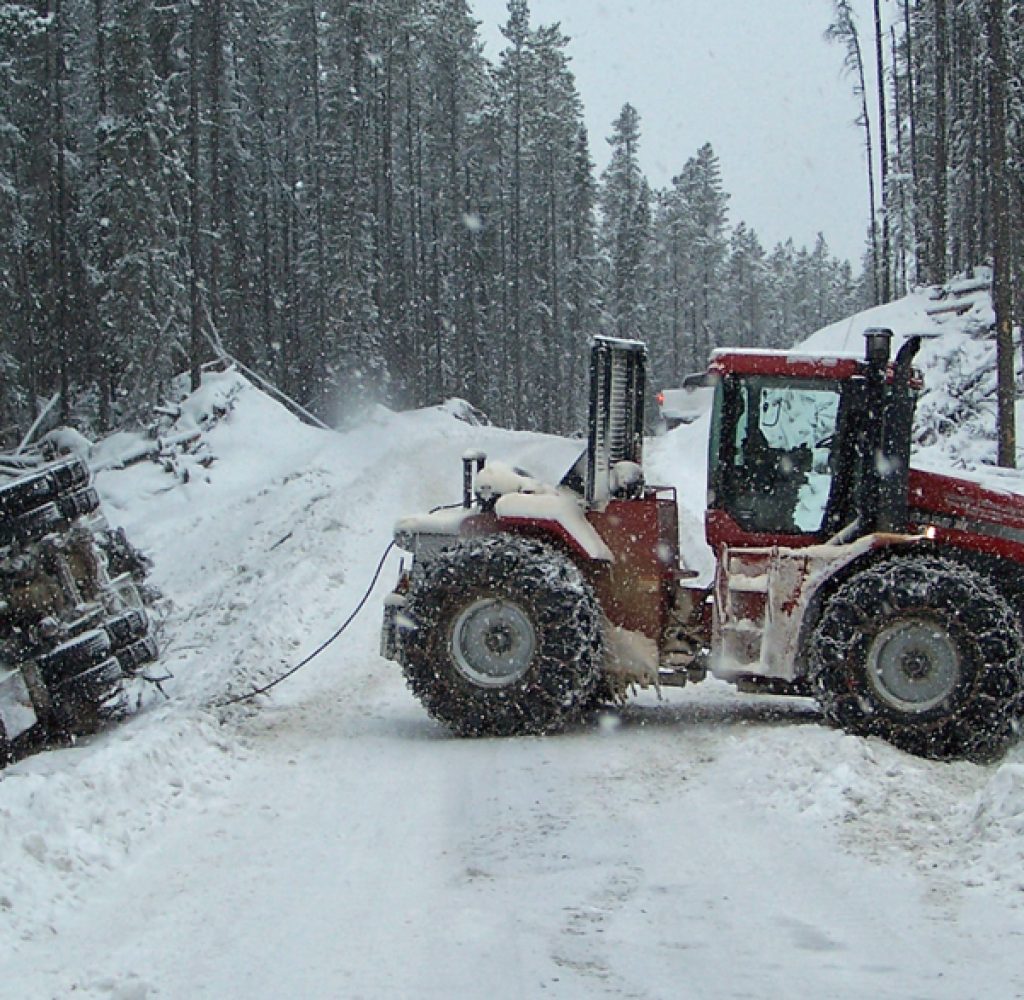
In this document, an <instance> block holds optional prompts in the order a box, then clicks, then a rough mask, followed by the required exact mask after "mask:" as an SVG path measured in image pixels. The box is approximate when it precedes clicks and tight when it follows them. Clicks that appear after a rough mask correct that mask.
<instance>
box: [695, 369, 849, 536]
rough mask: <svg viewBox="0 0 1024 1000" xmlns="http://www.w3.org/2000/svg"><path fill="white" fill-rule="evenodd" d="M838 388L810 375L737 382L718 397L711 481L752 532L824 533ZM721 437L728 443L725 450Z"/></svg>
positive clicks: (837, 406)
mask: <svg viewBox="0 0 1024 1000" xmlns="http://www.w3.org/2000/svg"><path fill="white" fill-rule="evenodd" d="M838 412H839V391H838V386H837V385H836V384H834V383H831V382H822V381H817V380H809V379H781V378H768V377H750V378H744V379H733V380H730V381H729V383H728V384H726V385H724V386H723V388H721V389H720V390H719V392H718V394H717V398H716V411H715V415H716V419H715V428H714V430H713V432H712V448H713V449H714V450H713V451H712V455H713V456H714V455H716V454H717V455H718V456H720V460H721V463H722V464H721V467H720V468H719V469H718V475H717V476H715V477H713V480H712V481H713V482H715V483H716V484H717V487H718V488H719V489H720V490H721V491H722V496H721V497H720V498H718V500H719V501H720V502H718V503H716V504H715V505H716V506H721V507H724V508H725V509H726V510H727V511H728V512H729V513H730V514H731V515H732V516H733V517H734V518H735V520H736V521H737V522H738V523H739V524H740V525H741V526H742V527H744V528H746V529H747V530H749V531H757V532H778V533H782V534H808V533H815V532H818V531H820V530H821V528H822V523H823V521H824V517H825V510H826V507H827V506H828V499H829V494H830V492H831V485H832V477H833V468H832V454H831V452H832V443H833V439H834V436H835V431H836V421H837V416H838ZM723 435H724V445H725V446H724V448H723Z"/></svg>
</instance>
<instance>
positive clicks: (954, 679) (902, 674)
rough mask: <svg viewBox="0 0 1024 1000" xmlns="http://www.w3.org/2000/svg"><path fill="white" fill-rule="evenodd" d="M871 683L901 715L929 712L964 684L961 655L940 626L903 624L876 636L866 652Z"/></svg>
mask: <svg viewBox="0 0 1024 1000" xmlns="http://www.w3.org/2000/svg"><path fill="white" fill-rule="evenodd" d="M867 667H868V671H867V674H868V682H869V683H870V684H871V687H872V688H873V689H874V691H875V693H876V694H877V695H878V696H879V698H881V699H882V701H883V702H884V703H885V704H886V705H888V706H890V707H891V708H895V709H897V710H898V711H901V712H911V713H920V712H927V711H929V710H930V709H932V708H935V707H936V706H937V705H940V704H942V702H944V701H945V700H946V699H947V698H949V696H950V695H951V694H952V693H953V692H954V691H955V690H956V687H957V685H958V684H959V683H960V676H961V666H960V653H959V651H958V650H957V647H956V644H955V643H954V642H953V639H952V638H951V637H950V635H949V633H948V632H947V631H946V630H945V629H944V628H943V627H942V626H941V625H939V624H938V623H937V622H933V621H928V620H926V619H917V618H915V619H904V620H901V621H898V622H893V623H892V624H891V625H887V626H886V627H885V628H883V629H882V630H881V631H880V632H879V633H878V635H876V636H875V638H874V640H873V641H872V643H871V647H870V649H869V650H868V660H867Z"/></svg>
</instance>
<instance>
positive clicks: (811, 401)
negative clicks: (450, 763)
mask: <svg viewBox="0 0 1024 1000" xmlns="http://www.w3.org/2000/svg"><path fill="white" fill-rule="evenodd" d="M891 339H892V335H891V333H890V332H889V331H887V330H875V331H869V332H868V334H867V336H866V341H867V350H866V356H865V357H864V358H863V359H861V358H858V357H852V356H848V357H820V356H800V355H797V354H792V353H780V352H768V351H741V350H724V351H718V352H716V353H715V354H714V355H713V357H712V360H711V364H710V366H709V368H708V372H707V374H706V381H707V383H708V384H709V385H713V386H714V407H713V412H712V422H711V434H710V445H709V478H708V504H707V514H706V521H705V528H706V536H707V540H708V543H709V544H710V545H711V547H712V549H713V550H714V552H715V556H716V571H715V579H714V582H713V585H712V586H711V587H710V589H708V588H702V587H696V586H694V585H693V583H692V579H693V574H691V573H688V572H687V571H686V570H685V569H684V568H683V567H681V566H680V562H679V543H678V516H677V508H676V497H675V492H674V490H673V489H671V488H665V487H658V486H650V485H648V484H647V483H646V482H645V481H644V477H643V472H642V467H641V447H642V441H643V434H642V431H643V423H644V421H643V410H644V393H645V384H644V383H645V363H646V352H645V348H644V346H643V345H642V344H640V343H637V342H634V341H622V340H613V339H609V338H597V339H596V340H595V342H594V346H593V350H592V358H591V386H590V421H589V424H590V426H589V439H588V444H587V449H586V452H585V453H584V454H583V455H582V456H581V457H580V460H579V461H578V462H577V463H576V465H575V466H574V467H573V468H572V469H571V470H570V471H569V473H568V474H567V475H566V477H565V478H564V479H563V481H562V483H561V484H560V485H559V486H557V487H554V486H548V485H545V484H543V483H540V482H537V481H535V480H533V479H531V478H530V477H529V476H528V475H527V474H525V473H523V472H522V471H521V470H517V469H513V468H509V467H507V466H505V465H502V464H500V463H497V462H494V463H490V464H488V463H487V462H486V460H485V458H484V456H483V455H480V454H475V453H471V454H468V455H466V456H465V458H464V496H463V503H462V505H461V507H458V508H457V509H451V508H450V509H445V510H439V511H437V512H435V513H431V514H428V515H424V516H420V517H414V518H407V519H405V520H403V521H401V522H399V524H398V525H397V526H396V531H395V539H396V542H397V544H398V545H399V546H400V547H401V548H403V549H406V550H408V551H409V552H411V553H412V555H413V561H412V565H411V568H409V569H408V570H403V572H402V574H401V577H400V579H399V583H398V586H397V588H396V589H395V591H394V592H393V593H392V594H391V595H390V596H389V597H388V599H387V601H386V605H385V620H384V629H383V636H382V648H383V652H384V655H386V656H388V657H389V658H391V659H395V660H397V661H398V662H399V663H400V664H401V665H402V668H403V671H404V673H405V676H406V679H407V680H408V683H409V686H410V687H411V688H412V690H413V692H414V693H415V694H416V695H417V697H419V698H420V700H421V701H422V702H423V704H424V705H425V706H426V708H427V710H428V711H429V712H430V714H431V715H433V716H434V717H436V718H437V719H440V720H441V721H443V722H444V723H446V724H447V725H448V726H449V727H451V728H452V729H453V730H454V731H455V732H457V733H460V734H464V735H472V736H486V735H513V734H518V733H543V732H548V731H551V730H553V729H556V728H558V727H560V726H561V725H563V724H564V723H566V722H567V721H568V720H571V719H573V718H575V717H578V716H579V715H580V714H581V713H582V712H584V711H586V710H588V709H589V708H592V707H594V706H596V705H598V704H600V703H601V702H602V701H612V700H621V699H622V698H624V697H625V695H626V694H627V692H628V691H629V690H631V689H632V688H634V687H637V686H639V687H647V686H660V685H676V686H679V685H682V684H684V683H686V682H687V681H696V680H700V679H703V678H704V677H705V676H706V675H707V674H708V673H711V674H712V675H714V676H715V677H719V678H723V679H726V680H729V681H732V682H733V683H735V684H736V685H737V686H738V687H739V688H740V689H742V690H749V691H754V692H760V693H770V694H784V695H804V696H813V697H814V698H816V699H817V701H818V703H819V705H820V706H821V709H822V712H823V713H824V715H825V717H826V718H827V719H828V720H829V721H831V722H833V723H835V724H836V725H839V726H841V727H842V728H844V729H846V730H848V731H850V732H853V733H858V734H864V735H877V736H881V737H883V738H884V739H887V740H889V741H890V742H892V743H893V744H895V745H896V746H898V747H901V748H902V749H904V750H907V751H909V752H911V753H915V754H921V755H924V756H928V757H935V758H955V757H966V758H968V759H974V760H987V759H992V758H994V757H996V756H998V755H999V754H1000V753H1001V752H1002V751H1003V749H1005V747H1006V746H1007V744H1008V743H1009V742H1010V741H1011V740H1012V739H1013V737H1014V735H1015V732H1016V728H1017V722H1018V718H1019V717H1020V715H1021V713H1022V711H1024V632H1022V626H1021V621H1020V619H1019V617H1018V613H1017V609H1018V608H1019V607H1020V606H1021V592H1022V590H1024V497H1020V496H1016V495H1013V494H1010V493H1005V492H999V491H996V490H993V489H988V488H985V487H984V486H982V485H980V484H979V483H977V482H974V481H970V480H967V479H960V478H953V477H950V476H944V475H938V474H935V473H930V472H922V471H919V470H916V469H912V468H910V464H909V460H910V444H911V425H912V422H913V416H914V406H915V400H916V396H917V392H918V390H919V388H920V384H921V383H920V377H919V375H918V374H917V373H916V371H915V370H914V369H913V367H912V361H913V358H914V355H915V354H916V352H917V350H918V348H919V346H920V341H919V339H918V338H911V339H909V340H908V341H907V342H906V343H905V344H904V346H903V347H902V349H901V350H900V351H899V353H898V354H897V355H896V357H895V359H894V360H892V361H890V342H891Z"/></svg>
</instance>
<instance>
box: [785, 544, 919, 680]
mask: <svg viewBox="0 0 1024 1000" xmlns="http://www.w3.org/2000/svg"><path fill="white" fill-rule="evenodd" d="M839 548H849V549H856V550H857V551H852V552H850V553H849V554H848V555H847V556H846V557H845V558H839V559H836V560H835V561H834V562H832V563H828V562H826V563H824V564H823V565H821V566H820V567H819V569H818V570H817V572H815V573H813V574H812V576H811V578H810V579H809V580H808V581H807V584H806V586H805V588H804V589H805V594H806V597H805V600H804V601H803V602H802V608H801V613H800V616H799V619H798V621H797V622H795V623H794V624H795V625H796V628H795V629H794V639H795V642H794V645H793V649H792V652H793V662H794V663H798V664H799V667H798V668H797V672H798V674H799V675H801V676H802V675H803V674H804V672H805V669H806V664H804V662H803V653H804V650H805V648H806V645H807V640H808V639H809V638H810V635H811V633H812V632H813V631H814V628H815V626H816V625H817V624H818V621H819V619H820V618H821V615H822V612H823V611H824V609H825V606H826V605H827V604H828V600H829V598H830V597H831V596H832V594H834V593H835V592H836V591H837V590H838V589H839V587H841V586H842V585H843V584H844V583H845V582H846V581H847V580H849V579H851V578H852V577H854V576H856V575H857V574H858V573H861V572H863V571H864V570H866V569H868V567H870V566H874V565H877V564H878V563H880V562H883V561H884V560H886V559H892V558H899V557H900V556H903V555H908V554H910V553H921V552H927V551H930V550H933V548H934V546H932V545H931V543H930V540H929V539H928V538H927V537H926V536H924V535H897V534H889V533H877V534H872V535H865V536H863V537H862V538H859V539H857V541H856V542H854V543H853V544H852V545H849V546H839Z"/></svg>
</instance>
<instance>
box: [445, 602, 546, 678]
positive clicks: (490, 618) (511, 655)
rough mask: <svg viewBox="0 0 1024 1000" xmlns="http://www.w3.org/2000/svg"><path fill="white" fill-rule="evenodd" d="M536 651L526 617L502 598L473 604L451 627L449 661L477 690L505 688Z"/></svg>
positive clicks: (523, 672) (528, 665)
mask: <svg viewBox="0 0 1024 1000" xmlns="http://www.w3.org/2000/svg"><path fill="white" fill-rule="evenodd" d="M536 648H537V634H536V632H535V631H534V628H533V623H532V622H531V621H530V618H529V616H528V615H527V613H526V612H525V611H524V610H523V609H522V608H521V607H520V606H519V605H518V604H516V603H515V602H513V601H509V600H506V599H503V598H497V597H487V598H482V599H481V600H478V601H474V602H473V603H472V604H470V605H469V606H468V607H467V608H465V609H464V610H463V611H462V612H461V613H460V614H459V615H458V617H457V618H456V619H455V622H454V624H453V625H452V639H451V651H452V660H453V661H454V663H455V666H456V668H457V669H458V671H459V672H460V673H461V674H462V675H463V676H464V677H465V678H466V679H467V680H469V681H470V682H472V683H473V684H475V685H477V686H478V687H486V688H499V687H506V686H507V685H509V684H512V683H514V682H515V681H517V680H519V678H520V677H522V676H523V674H525V673H526V671H527V670H528V669H529V667H530V664H531V663H532V661H533V654H534V652H535V651H536Z"/></svg>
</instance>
